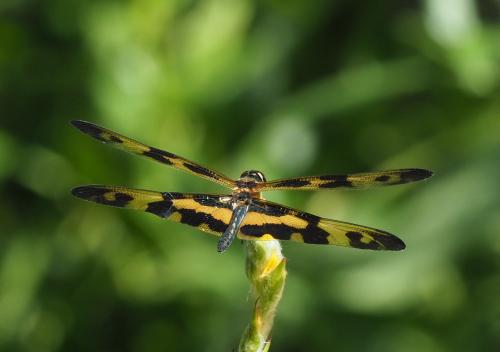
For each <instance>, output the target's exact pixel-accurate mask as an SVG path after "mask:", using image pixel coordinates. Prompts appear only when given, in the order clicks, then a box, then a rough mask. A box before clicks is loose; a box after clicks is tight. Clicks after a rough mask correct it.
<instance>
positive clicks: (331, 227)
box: [238, 199, 405, 251]
mask: <svg viewBox="0 0 500 352" xmlns="http://www.w3.org/2000/svg"><path fill="white" fill-rule="evenodd" d="M238 237H239V238H241V239H245V240H252V239H253V240H255V239H261V240H266V239H267V240H269V239H278V240H292V241H297V242H303V243H313V244H331V245H337V246H346V247H354V248H360V249H375V250H393V251H397V250H402V249H404V248H405V244H404V243H403V241H401V240H400V239H399V238H398V237H396V236H394V235H392V234H390V233H388V232H385V231H382V230H377V229H374V228H371V227H366V226H361V225H355V224H351V223H347V222H342V221H336V220H330V219H325V218H321V217H319V216H316V215H312V214H309V213H305V212H302V211H299V210H295V209H292V208H288V207H285V206H283V205H280V204H276V203H272V202H268V201H265V200H261V199H254V200H252V204H251V205H250V209H249V211H248V213H247V215H246V216H245V219H244V220H243V223H242V224H241V227H240V232H239V234H238Z"/></svg>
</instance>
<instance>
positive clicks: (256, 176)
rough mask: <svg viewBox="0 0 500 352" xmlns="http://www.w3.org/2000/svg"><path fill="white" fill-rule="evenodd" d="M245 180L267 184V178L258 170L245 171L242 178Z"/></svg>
mask: <svg viewBox="0 0 500 352" xmlns="http://www.w3.org/2000/svg"><path fill="white" fill-rule="evenodd" d="M243 179H251V180H253V181H255V182H257V183H258V182H266V177H265V176H264V174H263V173H262V172H260V171H257V170H247V171H244V172H243V173H242V174H241V176H240V180H243Z"/></svg>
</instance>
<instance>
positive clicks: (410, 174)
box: [401, 169, 433, 183]
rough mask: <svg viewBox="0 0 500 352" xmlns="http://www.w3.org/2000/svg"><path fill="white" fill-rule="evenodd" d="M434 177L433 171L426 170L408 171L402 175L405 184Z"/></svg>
mask: <svg viewBox="0 0 500 352" xmlns="http://www.w3.org/2000/svg"><path fill="white" fill-rule="evenodd" d="M432 175H433V173H432V171H429V170H425V169H408V170H405V171H403V172H402V173H401V180H402V182H403V183H406V182H413V181H419V180H424V179H426V178H429V177H431V176H432Z"/></svg>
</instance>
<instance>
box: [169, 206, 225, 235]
mask: <svg viewBox="0 0 500 352" xmlns="http://www.w3.org/2000/svg"><path fill="white" fill-rule="evenodd" d="M172 211H173V210H172ZM175 211H177V212H179V213H180V214H181V216H182V217H181V221H180V222H181V223H183V224H186V225H191V226H195V227H197V226H200V225H201V224H207V225H208V227H209V228H210V230H212V231H215V232H219V233H223V232H224V231H226V228H227V226H228V225H227V224H225V223H224V222H222V221H221V220H218V219H215V218H214V217H213V216H211V215H210V214H207V213H203V212H197V211H195V210H192V209H176V210H175Z"/></svg>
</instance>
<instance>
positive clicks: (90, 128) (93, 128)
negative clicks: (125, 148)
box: [71, 120, 109, 143]
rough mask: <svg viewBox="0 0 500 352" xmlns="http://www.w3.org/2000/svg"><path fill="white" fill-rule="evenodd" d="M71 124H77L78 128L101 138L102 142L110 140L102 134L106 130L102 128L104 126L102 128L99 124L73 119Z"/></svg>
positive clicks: (96, 137)
mask: <svg viewBox="0 0 500 352" xmlns="http://www.w3.org/2000/svg"><path fill="white" fill-rule="evenodd" d="M71 124H72V125H73V126H75V127H76V128H78V129H79V130H80V131H82V132H83V133H85V134H88V135H89V136H91V137H93V138H95V139H97V140H100V141H101V142H104V143H108V142H109V140H107V139H105V138H103V137H102V136H101V134H102V132H104V131H103V130H102V128H100V127H99V126H97V125H94V124H93V123H90V122H86V121H81V120H73V121H71Z"/></svg>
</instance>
